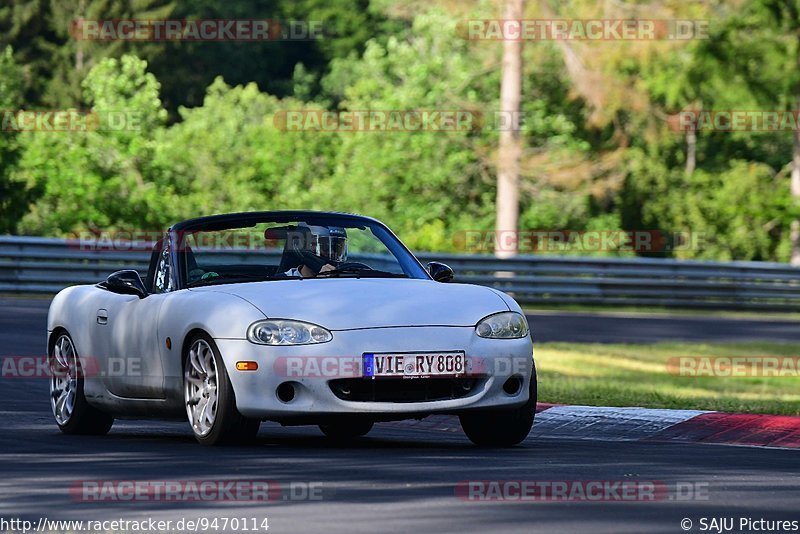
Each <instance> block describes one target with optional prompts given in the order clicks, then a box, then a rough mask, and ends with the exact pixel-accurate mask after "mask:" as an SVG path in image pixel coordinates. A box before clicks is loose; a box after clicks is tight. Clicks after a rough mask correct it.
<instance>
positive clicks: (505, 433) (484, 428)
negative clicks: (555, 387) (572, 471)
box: [459, 369, 537, 447]
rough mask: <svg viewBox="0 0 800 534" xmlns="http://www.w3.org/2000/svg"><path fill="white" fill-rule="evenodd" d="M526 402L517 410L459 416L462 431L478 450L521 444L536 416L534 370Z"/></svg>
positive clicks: (491, 411)
mask: <svg viewBox="0 0 800 534" xmlns="http://www.w3.org/2000/svg"><path fill="white" fill-rule="evenodd" d="M528 392H529V397H528V401H527V402H526V403H525V404H523V405H522V406H519V407H517V408H511V409H505V410H481V411H475V412H471V413H464V414H461V416H460V417H459V419H460V420H461V428H462V429H463V430H464V433H465V434H466V435H467V437H468V438H469V439H470V441H471V442H472V443H474V444H475V445H477V446H479V447H512V446H514V445H518V444H520V443H522V442H523V441H524V440H525V438H526V437H528V434H529V433H530V431H531V428H532V427H533V420H534V417H535V416H536V398H537V397H536V394H537V393H536V370H535V369H534V371H533V373H532V374H531V380H530V386H529V388H528Z"/></svg>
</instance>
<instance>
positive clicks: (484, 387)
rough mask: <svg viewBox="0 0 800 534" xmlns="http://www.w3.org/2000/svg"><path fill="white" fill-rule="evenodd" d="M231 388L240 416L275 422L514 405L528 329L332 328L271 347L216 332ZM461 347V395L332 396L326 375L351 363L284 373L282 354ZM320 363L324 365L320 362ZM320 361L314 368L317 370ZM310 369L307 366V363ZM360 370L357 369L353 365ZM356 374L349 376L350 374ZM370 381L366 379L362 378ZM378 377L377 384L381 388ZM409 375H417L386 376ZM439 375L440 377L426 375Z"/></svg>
mask: <svg viewBox="0 0 800 534" xmlns="http://www.w3.org/2000/svg"><path fill="white" fill-rule="evenodd" d="M215 341H216V343H217V346H218V347H219V350H220V353H221V355H222V359H223V360H224V362H225V367H226V369H227V371H228V375H229V376H230V379H231V383H232V385H233V390H234V392H235V394H236V406H237V408H238V410H239V412H241V414H242V415H244V416H246V417H253V418H259V419H270V420H276V421H282V420H291V419H300V418H306V419H308V418H311V419H313V418H314V417H315V416H320V417H321V418H324V417H325V416H328V415H338V414H360V415H373V416H375V418H376V419H380V418H381V417H382V416H383V417H384V418H398V419H399V418H403V417H402V416H403V415H407V416H408V417H420V416H424V415H429V414H433V413H453V412H461V411H465V410H477V409H486V408H499V407H514V406H519V405H522V404H524V403H525V402H526V401H527V400H528V391H529V384H530V380H531V375H532V370H533V356H532V354H533V344H532V342H531V338H530V336H528V337H525V338H522V339H484V338H481V337H478V336H477V335H476V334H475V330H474V328H472V327H397V328H374V329H364V330H348V331H335V332H333V340H332V341H330V342H328V343H322V344H318V345H301V346H281V347H270V346H264V345H255V344H253V343H250V342H249V341H246V340H238V339H216V340H215ZM449 351H464V352H465V353H466V356H467V358H468V359H469V360H470V361H471V365H472V373H471V374H470V378H474V386H473V388H472V389H471V390H470V391H469V393H468V394H466V395H463V396H460V397H459V398H445V399H441V400H428V401H424V400H423V401H414V402H390V401H380V402H374V401H351V400H344V399H341V398H339V397H337V395H336V394H334V392H333V391H332V389H331V386H330V382H331V381H334V380H337V379H340V378H342V375H341V374H340V373H341V371H342V369H345V372H348V371H351V370H352V369H351V366H348V365H344V366H339V367H336V366H332V367H331V366H328V367H326V366H324V365H322V366H316V365H311V366H308V367H305V366H304V369H305V371H304V372H303V373H301V374H300V375H298V374H297V373H288V372H287V370H286V361H287V359H293V360H296V359H300V358H302V359H313V360H314V362H310V363H319V362H323V361H324V360H330V359H332V358H336V359H338V360H341V361H345V362H353V361H360V358H361V355H362V354H364V353H381V352H387V353H400V352H449ZM238 361H255V362H257V363H258V370H256V371H237V369H236V362H238ZM320 367H321V368H320ZM317 368H319V371H318V372H317V371H316V369H317ZM309 369H310V370H311V371H310V372H308V370H309ZM357 372H358V373H359V375H360V371H357ZM349 376H353V375H349ZM512 376H518V377H521V378H522V380H523V383H522V387H520V388H519V390H518V391H515V392H514V393H513V394H509V393H507V392H506V391H504V390H503V384H504V383H505V382H506V381H507V380H508V379H509V378H510V377H512ZM363 380H370V379H368V378H367V379H363ZM381 380H384V379H376V382H375V386H374V387H376V388H380V387H381ZM391 380H405V381H409V382H410V381H413V380H420V379H391ZM431 380H444V379H438V378H437V379H431ZM286 382H290V383H291V385H292V386H293V387H294V392H295V395H294V398H293V399H292V400H291V401H289V402H284V401H282V400H281V399H280V398H279V397H278V387H279V386H280V385H281V384H284V383H286Z"/></svg>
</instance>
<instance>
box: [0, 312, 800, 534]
mask: <svg viewBox="0 0 800 534" xmlns="http://www.w3.org/2000/svg"><path fill="white" fill-rule="evenodd" d="M46 306H47V303H46V301H26V300H16V299H12V300H4V301H0V356H12V355H13V356H26V355H30V356H36V355H41V354H42V353H43V350H44V349H43V345H44V329H45V322H44V321H45V313H46ZM565 315H568V314H565ZM589 317H591V316H588V315H580V316H579V321H581V322H582V328H580V329H577V327H576V332H577V331H578V330H581V332H582V333H581V335H587V334H586V329H587V328H589V327H588V326H586V325H587V321H588V324H589V325H591V321H590V319H589ZM614 320H617V321H619V320H620V319H619V318H615V319H614ZM535 321H536V323H535V324H539V331H540V335H544V333H545V332H546V329H545V326H544V325H546V324H548V323H547V321H543V320H542V317H541V316H537V317H536V318H535ZM720 321H721V323H720ZM709 322H711V323H713V324H715V325H717V326H715V327H714V328H711V330H714V329H719V328H722V326H720V324H725V321H723V320H710V319H707V320H705V323H709ZM752 323H758V324H753V325H751V326H750V327H748V328H749V329H750V331H751V332H756V333H757V332H758V331H760V330H759V329H758V327H759V326H762V325H761V323H760V322H758V321H752ZM550 324H551V325H558V326H559V329H563V330H565V331H566V330H569V327H568V320H565V319H564V316H563V315H560V316H558V317H556V318H555V319H553V321H552V322H551V323H550ZM776 324H777V323H764V324H763V326H764V329H763V331H764V332H765V334H764V335H765V336H768V337H769V338H770V339H774V336H775V335H776V333H778V334H781V335H785V336H787V337H786V338H785V339H786V340H792V339H795V338H794V337H789V336H790V334H791V335H795V334H794V333H793V332H790V331H789V329H788V328H787V327H783V326H780V327H776V326H775V325H776ZM790 324H791V323H790ZM609 328H611V327H609ZM728 328H729V329H730V331H731V332H739V333H741V332H744V331H747V330H748V328H744V327H738V326H737V325H736V324H733V325H730V326H728ZM611 330H613V328H611ZM656 330H658V329H657V328H656ZM679 330H680V329H679ZM606 331H608V330H606ZM661 331H662V333H663V330H661ZM714 331H715V330H714ZM562 335H565V334H562ZM731 335H732V336H733V337H736V336H735V335H734V334H731ZM782 339H783V338H782ZM0 382H1V384H0V385H1V386H2V391H3V404H2V407H1V408H0V411H2V416H3V417H2V421H3V429H2V431H0V517H2V518H3V519H6V520H8V519H10V518H20V519H28V520H33V521H35V522H38V520H39V518H41V517H46V518H48V519H51V520H52V519H55V520H68V519H72V520H83V521H87V520H114V519H125V520H142V519H146V518H154V519H163V520H173V521H178V520H180V519H182V518H186V519H193V518H202V517H205V518H214V517H216V518H224V517H238V518H257V519H258V520H259V521H260V520H261V519H262V518H264V517H267V518H269V527H270V528H269V532H439V533H444V532H556V533H560V532H609V533H611V532H613V533H617V532H631V533H648V532H665V533H666V532H675V533H677V532H685V530H684V529H682V528H681V521H682V520H684V519H689V520H691V521H692V522H693V527H692V528H691V530H690V532H702V530H701V520H702V519H703V518H705V519H706V521H710V520H711V518H723V517H724V518H733V519H734V520H735V522H736V525H735V528H734V530H733V532H739V531H748V530H747V529H743V530H740V529H739V528H738V526H739V520H740V518H750V519H752V520H756V521H757V520H759V519H765V520H769V521H774V520H790V521H792V520H793V521H800V509H798V506H797V503H798V502H800V453H798V452H797V451H796V450H778V449H759V448H750V447H731V446H715V445H691V444H670V443H646V442H616V443H612V442H602V441H581V440H568V439H548V438H536V439H532V438H529V439H528V440H527V441H526V442H524V443H523V444H522V445H521V446H519V447H515V448H512V449H505V450H484V449H477V448H475V447H473V446H472V445H471V444H470V443H469V441H468V440H467V439H466V438H465V437H464V436H462V435H461V434H459V433H451V432H440V431H433V430H423V429H419V428H415V427H405V426H402V425H397V424H389V423H386V424H379V425H376V427H375V429H374V430H373V431H372V432H371V433H370V434H369V436H368V437H367V438H364V439H363V440H361V441H359V442H357V443H354V444H351V445H347V446H342V445H335V444H332V443H330V442H329V441H327V439H326V438H324V437H323V436H322V435H321V434H320V432H319V431H318V430H317V429H315V428H310V427H294V428H281V427H280V426H278V425H274V424H264V425H262V430H261V432H260V434H259V439H258V443H257V444H256V445H254V446H251V447H242V448H220V449H209V448H205V447H201V446H199V445H197V444H196V443H195V442H194V439H193V438H192V436H191V433H190V429H189V428H188V424H186V423H181V422H155V421H118V422H117V423H115V426H114V428H113V429H112V430H111V433H110V434H109V435H108V436H105V437H73V436H65V435H63V434H61V433H60V432H59V431H58V429H57V428H56V426H55V424H54V423H53V421H52V418H51V415H50V410H49V404H48V400H47V381H46V380H44V379H20V378H8V377H3V378H0ZM174 479H179V480H203V479H215V480H220V479H225V480H230V479H236V480H264V479H269V480H274V481H277V482H278V483H280V484H281V486H282V487H287V486H288V485H290V484H292V483H294V484H295V485H296V486H297V487H301V485H302V484H304V483H315V484H317V483H319V484H321V486H317V487H321V488H322V498H321V499H318V500H316V499H315V500H297V501H293V500H288V501H284V500H282V499H281V498H278V499H277V500H276V501H274V502H270V503H251V502H246V501H244V502H243V501H239V502H231V501H220V502H202V503H198V502H191V503H176V502H164V501H158V502H138V503H131V502H119V501H106V502H83V501H81V500H80V499H76V498H75V497H73V496H71V495H70V492H69V488H70V487H71V486H73V485H74V484H75V483H76V482H79V481H83V480H115V481H121V480H151V481H153V480H174ZM468 480H484V481H486V480H506V481H507V480H536V481H554V482H557V481H623V480H633V481H643V482H650V481H652V482H658V483H659V484H663V485H665V486H666V487H669V488H673V487H675V486H676V485H679V484H680V485H682V486H683V487H688V486H689V485H693V487H695V488H701V487H702V488H703V490H702V493H703V495H702V497H701V498H700V499H690V500H681V499H674V498H672V499H670V498H666V499H664V500H659V501H657V502H637V501H629V502H560V503H552V502H549V503H548V502H474V501H469V500H464V499H461V498H459V497H457V496H456V491H455V487H456V485H457V484H458V483H459V482H462V481H468ZM6 530H10V529H6ZM240 530H241V529H240ZM210 532H213V531H210ZM250 532H254V531H250Z"/></svg>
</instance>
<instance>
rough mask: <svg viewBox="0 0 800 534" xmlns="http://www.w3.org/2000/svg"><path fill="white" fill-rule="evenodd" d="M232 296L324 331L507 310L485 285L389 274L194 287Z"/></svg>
mask: <svg viewBox="0 0 800 534" xmlns="http://www.w3.org/2000/svg"><path fill="white" fill-rule="evenodd" d="M191 291H215V292H220V293H227V294H230V295H235V296H237V297H239V298H242V299H244V300H246V301H248V302H250V303H251V304H252V305H253V306H255V307H256V308H258V309H259V310H261V312H263V313H264V315H266V316H267V317H269V318H274V319H279V318H280V319H297V320H302V321H308V322H310V323H314V324H318V325H320V326H324V327H325V328H328V329H329V330H351V329H359V328H378V327H390V326H429V325H430V326H433V325H435V326H473V325H475V324H476V323H477V322H478V321H480V320H481V319H482V318H484V317H486V316H487V315H490V314H492V313H496V312H501V311H507V310H508V309H509V308H508V306H507V305H506V303H505V301H504V300H503V299H502V298H501V297H500V296H499V295H498V294H497V293H495V292H494V291H492V290H491V289H489V288H486V287H481V286H475V285H468V284H443V283H439V282H434V281H432V280H415V279H394V278H338V279H326V280H314V279H303V280H301V279H295V280H275V281H269V282H251V283H245V284H226V285H217V286H208V287H201V288H194V289H191Z"/></svg>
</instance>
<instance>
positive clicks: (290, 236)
mask: <svg viewBox="0 0 800 534" xmlns="http://www.w3.org/2000/svg"><path fill="white" fill-rule="evenodd" d="M182 243H183V245H182V246H181V249H180V254H182V255H183V261H182V262H181V263H182V264H183V276H184V281H185V285H186V286H188V287H196V286H202V285H214V284H225V283H237V282H247V281H264V280H281V279H293V278H298V279H299V278H310V277H319V278H326V279H330V278H342V277H359V278H361V277H364V278H367V277H370V278H378V277H380V278H395V277H403V278H420V279H425V278H427V275H426V274H425V271H424V270H423V269H422V268H421V267H420V265H419V263H418V262H417V261H416V259H415V258H414V257H413V256H412V255H411V254H410V253H409V252H408V251H407V250H406V249H405V247H403V245H402V244H401V243H400V242H399V241H398V240H397V239H396V238H395V237H394V236H393V235H392V234H391V232H388V231H387V230H386V229H385V228H383V227H382V226H381V225H379V224H376V223H374V222H371V221H369V220H363V221H362V220H358V219H355V220H354V219H351V218H337V217H330V218H326V217H322V216H319V215H314V216H312V217H309V218H307V219H303V220H300V219H298V220H292V221H286V220H285V219H282V220H280V221H274V222H273V221H264V222H259V223H257V224H255V225H250V224H249V225H247V227H242V228H220V225H215V227H214V228H213V229H194V228H193V229H191V230H190V231H187V232H186V233H185V234H184V235H183V236H182Z"/></svg>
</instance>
